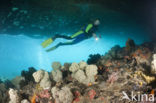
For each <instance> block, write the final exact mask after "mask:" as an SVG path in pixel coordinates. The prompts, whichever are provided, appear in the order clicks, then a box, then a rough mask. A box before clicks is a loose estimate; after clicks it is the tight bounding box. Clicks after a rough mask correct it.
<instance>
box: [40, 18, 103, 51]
mask: <svg viewBox="0 0 156 103" xmlns="http://www.w3.org/2000/svg"><path fill="white" fill-rule="evenodd" d="M99 24H100V21H99V20H98V19H97V20H95V21H94V22H93V23H90V24H88V25H87V26H85V27H84V28H83V29H81V30H80V31H78V32H76V33H75V34H73V35H71V36H66V35H59V34H56V35H55V36H53V37H51V38H49V39H47V40H45V41H44V42H43V43H42V44H41V45H42V47H43V48H45V47H47V46H48V45H50V44H51V43H53V42H54V40H55V39H57V38H64V39H67V40H72V41H69V42H64V43H63V42H59V43H58V44H57V45H56V46H54V47H51V48H50V49H48V50H46V51H47V52H49V51H52V50H55V49H56V48H58V47H60V46H63V45H73V44H77V43H79V42H81V41H83V40H86V39H89V38H91V37H94V38H95V39H96V40H98V37H97V35H96V34H95V32H96V31H97V28H98V26H99Z"/></svg>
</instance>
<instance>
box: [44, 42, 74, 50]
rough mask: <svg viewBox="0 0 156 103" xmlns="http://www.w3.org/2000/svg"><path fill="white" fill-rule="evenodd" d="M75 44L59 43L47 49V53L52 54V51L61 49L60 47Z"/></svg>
mask: <svg viewBox="0 0 156 103" xmlns="http://www.w3.org/2000/svg"><path fill="white" fill-rule="evenodd" d="M73 44H75V42H73V41H71V42H65V43H62V42H60V43H58V44H57V45H56V46H54V47H51V48H49V49H47V50H46V51H47V52H50V51H52V50H55V49H57V48H58V47H60V46H63V45H73Z"/></svg>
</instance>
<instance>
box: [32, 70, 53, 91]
mask: <svg viewBox="0 0 156 103" xmlns="http://www.w3.org/2000/svg"><path fill="white" fill-rule="evenodd" d="M33 77H34V79H35V82H37V83H39V84H40V86H41V87H42V88H44V89H49V88H50V87H51V81H50V77H49V74H48V72H45V71H44V70H39V71H37V72H35V73H33Z"/></svg>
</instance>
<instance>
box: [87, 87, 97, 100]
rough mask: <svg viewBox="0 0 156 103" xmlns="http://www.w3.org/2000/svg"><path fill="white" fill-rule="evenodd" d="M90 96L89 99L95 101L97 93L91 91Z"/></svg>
mask: <svg viewBox="0 0 156 103" xmlns="http://www.w3.org/2000/svg"><path fill="white" fill-rule="evenodd" d="M88 95H89V98H90V99H91V100H92V99H94V97H95V95H96V92H95V90H93V89H92V90H90V91H89V92H88Z"/></svg>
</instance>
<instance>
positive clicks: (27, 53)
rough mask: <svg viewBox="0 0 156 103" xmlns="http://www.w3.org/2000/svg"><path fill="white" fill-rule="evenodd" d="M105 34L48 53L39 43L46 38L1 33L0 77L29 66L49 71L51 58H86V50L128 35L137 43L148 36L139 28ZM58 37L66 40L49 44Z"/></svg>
mask: <svg viewBox="0 0 156 103" xmlns="http://www.w3.org/2000/svg"><path fill="white" fill-rule="evenodd" d="M136 33H137V32H136ZM104 34H105V35H103V36H102V38H101V39H99V40H98V41H96V40H95V39H94V38H91V39H88V40H85V41H83V42H80V43H79V44H75V45H71V46H62V47H59V48H58V49H56V50H54V51H52V52H48V53H47V52H45V49H43V48H42V47H41V45H40V44H41V43H42V42H43V41H44V40H45V39H46V38H42V39H34V38H30V37H28V36H25V35H18V36H13V35H7V34H3V35H0V58H1V62H0V77H1V78H2V79H7V78H9V79H10V78H13V77H15V76H17V75H20V72H21V71H22V70H23V69H25V70H26V69H27V68H28V67H35V68H36V69H45V70H47V71H51V70H52V68H51V64H52V62H54V61H59V62H61V63H62V64H63V63H65V62H69V63H71V62H80V61H81V60H84V61H86V60H87V58H88V55H89V54H96V53H100V54H104V53H105V52H107V51H108V50H109V49H110V48H111V47H113V46H114V45H120V46H124V45H125V42H126V40H127V39H128V38H129V37H130V38H132V39H134V40H135V42H136V43H137V44H141V43H142V42H144V41H148V40H149V38H148V37H146V39H144V38H142V37H141V35H142V33H141V32H140V34H137V35H136V34H131V33H130V34H129V35H128V34H126V33H125V32H121V33H119V34H116V33H113V32H110V33H104ZM60 41H61V42H63V41H66V40H64V39H57V40H56V41H55V42H54V43H53V44H52V45H50V46H49V47H51V46H54V45H55V44H57V43H58V42H60Z"/></svg>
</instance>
